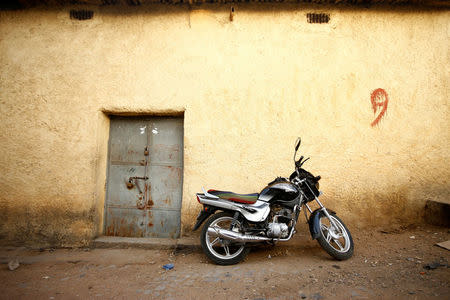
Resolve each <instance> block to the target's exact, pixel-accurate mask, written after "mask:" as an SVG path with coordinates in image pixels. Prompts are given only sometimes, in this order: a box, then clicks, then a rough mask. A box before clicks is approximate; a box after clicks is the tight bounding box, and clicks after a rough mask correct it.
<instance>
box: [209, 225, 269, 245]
mask: <svg viewBox="0 0 450 300" xmlns="http://www.w3.org/2000/svg"><path fill="white" fill-rule="evenodd" d="M208 234H210V235H212V236H218V237H220V238H223V239H226V240H232V241H235V242H241V243H249V242H250V243H251V242H263V241H271V240H272V238H268V237H263V236H254V235H246V234H242V233H239V232H234V231H231V230H226V229H222V228H217V227H209V228H208Z"/></svg>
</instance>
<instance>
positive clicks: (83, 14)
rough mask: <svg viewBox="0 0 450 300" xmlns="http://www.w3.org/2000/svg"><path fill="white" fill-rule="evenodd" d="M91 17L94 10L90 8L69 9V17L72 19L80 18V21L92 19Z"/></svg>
mask: <svg viewBox="0 0 450 300" xmlns="http://www.w3.org/2000/svg"><path fill="white" fill-rule="evenodd" d="M93 17H94V12H93V11H92V10H86V9H80V10H75V9H72V10H70V18H71V19H74V20H80V21H82V20H89V19H92V18H93Z"/></svg>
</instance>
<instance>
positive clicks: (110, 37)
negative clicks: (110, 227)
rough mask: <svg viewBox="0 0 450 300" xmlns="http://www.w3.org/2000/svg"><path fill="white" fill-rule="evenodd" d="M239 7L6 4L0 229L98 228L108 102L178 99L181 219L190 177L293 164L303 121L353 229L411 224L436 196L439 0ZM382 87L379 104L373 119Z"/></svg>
mask: <svg viewBox="0 0 450 300" xmlns="http://www.w3.org/2000/svg"><path fill="white" fill-rule="evenodd" d="M234 7H235V10H236V13H235V15H234V20H233V22H230V19H229V9H230V6H228V5H227V6H219V5H213V6H208V5H202V6H199V7H194V8H193V9H189V8H188V7H187V6H159V5H150V6H143V7H138V8H129V7H112V8H111V7H90V8H91V9H93V10H94V18H93V19H92V20H87V21H75V20H71V19H70V18H69V9H70V7H62V8H57V9H51V10H44V9H33V10H25V11H2V12H0V62H1V64H0V109H1V118H0V126H1V134H0V152H1V153H2V155H1V156H0V170H1V172H0V213H1V216H2V217H1V220H0V239H1V240H2V241H4V242H6V243H11V242H14V243H25V244H30V245H82V244H87V243H89V241H90V240H91V239H92V237H94V236H96V235H98V234H101V231H102V224H103V204H104V197H105V196H104V192H105V191H104V188H105V176H106V157H107V140H108V130H109V119H108V117H107V115H108V114H110V113H117V114H119V113H121V114H131V115H133V114H154V113H179V112H184V122H185V149H184V155H185V157H184V184H183V203H182V230H183V232H184V233H187V232H188V231H189V229H190V228H191V226H192V223H193V221H194V218H195V215H196V213H197V210H198V209H199V205H198V203H197V202H196V200H195V196H194V195H195V193H196V192H198V191H200V189H201V186H205V187H209V188H213V187H214V188H217V189H225V190H233V191H236V192H241V193H247V192H249V193H250V192H255V191H259V190H261V189H262V188H263V187H264V186H265V184H266V183H267V182H269V181H271V180H272V179H273V178H274V177H275V176H277V175H281V176H288V175H289V174H290V172H291V171H292V168H293V163H292V154H293V153H292V151H293V143H294V140H295V137H297V136H301V137H302V139H303V144H302V147H301V151H302V154H304V155H307V156H311V160H310V161H309V162H308V163H307V164H306V165H305V167H306V168H307V169H309V170H310V171H311V172H312V173H313V174H320V175H321V176H322V178H323V179H322V180H321V189H322V190H323V192H324V196H323V198H322V199H323V203H324V204H326V205H327V206H328V207H330V208H333V209H335V210H336V211H338V213H339V215H340V216H342V218H343V219H344V220H345V221H346V223H347V224H348V225H349V227H350V228H357V227H361V226H379V225H386V224H393V223H402V224H410V223H416V222H418V221H420V220H421V216H422V209H423V207H424V204H425V201H426V200H428V199H441V200H444V201H448V199H449V191H450V185H449V181H448V178H449V175H450V171H449V168H448V161H449V150H448V148H449V145H450V136H449V132H450V130H449V127H450V126H449V125H450V124H449V120H450V118H449V109H448V103H449V101H448V98H449V87H448V86H449V84H448V83H449V68H448V64H449V58H450V55H449V36H450V13H449V12H448V11H414V10H408V9H403V10H399V9H397V10H385V9H343V8H341V9H339V8H331V7H324V6H321V7H312V6H298V5H291V4H281V5H268V4H267V5H258V4H251V5H234ZM88 8H89V7H88ZM308 12H326V13H329V14H330V17H331V21H330V23H328V24H320V25H319V24H309V23H307V22H306V13H308ZM377 88H383V89H384V90H385V91H386V92H387V94H388V97H389V103H388V108H387V112H386V115H385V116H384V117H383V118H382V120H381V121H380V123H379V124H378V125H377V126H374V127H372V126H370V124H371V122H372V121H373V120H374V119H375V116H374V112H373V111H372V104H371V101H370V95H371V92H372V91H373V90H375V89H377Z"/></svg>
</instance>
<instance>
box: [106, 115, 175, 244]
mask: <svg viewBox="0 0 450 300" xmlns="http://www.w3.org/2000/svg"><path fill="white" fill-rule="evenodd" d="M182 174H183V119H182V118H159V117H158V118H157V117H154V118H121V117H113V118H111V129H110V135H109V163H108V180H107V196H106V201H105V233H106V235H113V236H128V237H170V238H177V237H179V235H180V211H181V198H182V186H183V182H182V181H183V176H182Z"/></svg>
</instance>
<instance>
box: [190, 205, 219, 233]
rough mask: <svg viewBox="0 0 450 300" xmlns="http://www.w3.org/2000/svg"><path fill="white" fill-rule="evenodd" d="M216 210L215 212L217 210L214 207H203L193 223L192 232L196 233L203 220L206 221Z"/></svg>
mask: <svg viewBox="0 0 450 300" xmlns="http://www.w3.org/2000/svg"><path fill="white" fill-rule="evenodd" d="M216 210H217V208H215V207H212V206H207V205H205V206H204V207H203V209H202V210H201V211H200V213H199V214H198V216H197V222H196V223H195V225H194V228H193V229H192V231H196V230H197V229H198V228H200V226H201V225H202V224H203V222H205V220H206V219H208V218H209V216H210V215H212V214H213V213H215V212H216Z"/></svg>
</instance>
